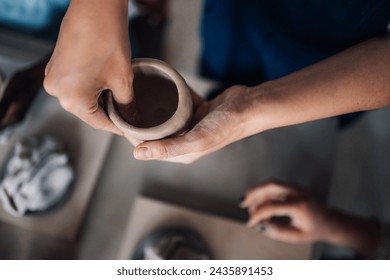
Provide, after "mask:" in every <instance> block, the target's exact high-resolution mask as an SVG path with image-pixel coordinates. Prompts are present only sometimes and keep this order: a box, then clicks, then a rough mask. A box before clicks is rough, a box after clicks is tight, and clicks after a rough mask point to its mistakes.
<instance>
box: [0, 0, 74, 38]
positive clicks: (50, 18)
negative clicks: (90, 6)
mask: <svg viewBox="0 0 390 280" xmlns="http://www.w3.org/2000/svg"><path fill="white" fill-rule="evenodd" d="M69 1H70V0H0V28H1V29H5V30H11V31H18V32H22V33H26V34H29V35H32V36H35V37H38V38H44V39H48V40H53V41H54V40H55V39H56V38H57V33H58V27H59V26H60V24H61V20H62V17H63V16H64V14H65V11H66V9H67V7H68V5H69Z"/></svg>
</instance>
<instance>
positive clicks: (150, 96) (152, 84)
mask: <svg viewBox="0 0 390 280" xmlns="http://www.w3.org/2000/svg"><path fill="white" fill-rule="evenodd" d="M133 89H134V98H135V103H136V111H137V114H136V115H137V117H136V118H134V109H131V108H129V109H127V110H123V109H122V110H120V114H121V116H122V118H123V119H124V120H125V121H126V122H128V123H129V124H131V125H133V126H136V127H140V128H150V127H154V126H158V125H160V124H162V123H164V122H166V121H167V120H169V119H170V118H171V117H172V116H173V115H174V114H175V112H176V109H177V106H178V102H179V100H178V91H177V87H176V85H175V83H174V82H173V81H172V80H170V79H169V78H167V77H164V76H161V75H159V74H157V73H144V72H141V71H139V72H135V73H134V80H133ZM133 108H134V107H133Z"/></svg>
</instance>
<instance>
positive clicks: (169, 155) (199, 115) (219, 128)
mask: <svg viewBox="0 0 390 280" xmlns="http://www.w3.org/2000/svg"><path fill="white" fill-rule="evenodd" d="M246 91H247V87H243V86H234V87H231V88H229V89H228V90H226V91H225V92H223V93H222V94H221V95H219V96H218V97H217V98H216V99H214V100H212V101H211V102H205V101H204V100H203V99H202V98H200V97H199V96H198V95H196V94H194V93H193V104H194V122H195V125H194V127H193V128H192V129H191V130H189V131H188V132H187V133H185V134H183V135H180V136H177V137H173V138H167V139H163V140H157V141H146V142H143V143H141V144H140V145H138V146H137V147H136V149H135V150H134V156H135V158H137V159H140V160H155V159H157V160H166V161H171V162H181V163H191V162H194V161H195V160H197V159H199V158H201V157H202V156H204V155H207V154H209V153H211V152H214V151H216V150H218V149H221V148H222V147H224V146H226V145H228V144H230V143H232V142H234V141H237V140H239V139H241V138H243V132H244V130H245V129H244V127H245V124H244V122H243V115H244V111H245V108H244V107H245V105H244V103H243V102H241V101H242V100H243V98H244V96H245V94H246Z"/></svg>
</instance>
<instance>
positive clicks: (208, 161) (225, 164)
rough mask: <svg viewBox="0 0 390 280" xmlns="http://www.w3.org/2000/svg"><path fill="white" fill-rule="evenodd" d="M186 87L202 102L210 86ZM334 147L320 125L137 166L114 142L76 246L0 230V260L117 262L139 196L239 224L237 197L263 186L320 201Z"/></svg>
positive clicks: (122, 144) (123, 144) (5, 227)
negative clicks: (299, 190) (197, 156)
mask: <svg viewBox="0 0 390 280" xmlns="http://www.w3.org/2000/svg"><path fill="white" fill-rule="evenodd" d="M186 79H187V81H188V83H189V84H190V85H191V86H192V87H193V88H194V89H195V90H196V91H198V92H199V93H202V94H205V93H206V92H207V91H208V89H209V88H210V86H211V84H210V83H208V82H205V81H202V80H200V79H199V78H197V77H194V76H191V75H189V76H188V75H187V76H186ZM44 98H52V97H49V96H46V97H44ZM34 106H35V105H34ZM37 106H39V104H38V105H37ZM58 109H59V110H62V109H61V108H58ZM42 110H45V108H42ZM101 137H103V136H101ZM90 141H98V139H96V138H91V139H90ZM334 143H335V125H334V120H323V121H319V122H315V123H309V124H305V125H299V126H294V127H287V128H282V129H278V130H274V131H269V132H266V133H263V134H261V135H256V136H254V137H251V138H248V139H245V140H242V141H240V142H237V143H234V144H232V145H230V146H228V147H226V148H224V149H222V150H221V151H218V152H216V153H214V154H212V155H209V156H207V157H205V158H203V159H201V160H199V161H197V162H195V163H194V164H190V165H182V164H173V163H166V162H158V161H148V162H141V161H137V160H135V159H134V158H133V156H132V146H131V145H130V144H129V143H128V142H127V141H126V140H125V139H124V138H120V137H117V136H114V137H113V141H112V142H111V145H110V148H109V150H108V153H107V156H106V159H105V161H104V164H103V166H102V168H101V170H100V172H98V174H96V175H97V176H98V177H97V178H98V179H97V181H96V182H97V183H96V186H95V192H94V194H93V196H92V199H91V203H89V204H88V205H85V207H86V208H87V210H88V211H87V215H86V217H85V218H84V219H83V221H82V226H81V229H80V230H79V232H78V234H77V235H76V238H75V239H74V240H73V241H70V240H66V239H63V238H57V237H53V236H49V235H46V234H41V233H37V232H31V231H29V230H26V229H21V228H20V227H19V226H15V225H11V224H9V223H7V222H0V231H1V233H2V234H1V237H0V257H1V258H12V259H20V258H47V259H50V258H81V259H113V258H116V257H117V256H118V252H119V251H120V249H121V244H123V240H125V239H126V236H125V235H126V231H125V229H126V225H127V221H128V219H129V217H130V215H131V209H132V205H133V202H134V198H135V197H136V196H137V195H138V194H145V195H148V196H151V197H154V198H158V199H160V200H163V201H168V202H172V203H175V204H178V205H184V206H186V207H189V208H192V209H198V210H202V211H204V212H207V213H212V214H215V215H219V216H223V217H228V218H231V219H236V220H241V221H243V220H244V219H245V217H246V214H245V213H244V212H243V211H242V210H241V209H239V208H238V207H237V204H238V202H239V199H240V197H241V196H242V195H243V193H244V192H245V191H246V190H247V189H249V188H251V187H254V186H255V185H256V184H258V183H260V182H262V181H264V180H266V179H269V178H278V179H280V180H284V181H288V182H291V183H294V184H299V185H302V186H306V187H307V188H310V189H311V190H312V191H313V192H314V194H315V195H316V196H317V197H321V198H324V197H325V196H326V193H327V187H328V185H329V180H330V172H331V165H332V158H333V150H334V149H333V148H334ZM93 160H95V159H94V158H91V161H93Z"/></svg>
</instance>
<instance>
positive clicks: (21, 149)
mask: <svg viewBox="0 0 390 280" xmlns="http://www.w3.org/2000/svg"><path fill="white" fill-rule="evenodd" d="M73 180H74V170H73V168H72V167H71V166H70V164H69V157H68V155H67V154H66V153H65V152H64V151H63V148H62V145H61V143H60V142H59V141H58V140H57V139H55V138H53V137H50V136H45V137H30V138H27V139H25V140H23V141H20V142H17V143H16V144H15V147H14V150H13V153H12V156H11V158H10V159H9V160H8V162H7V164H6V167H5V169H4V170H3V176H2V181H1V182H0V201H1V202H2V203H3V207H4V209H5V210H6V211H7V212H9V213H10V214H12V215H14V216H23V215H24V214H26V212H27V211H30V212H34V211H45V210H47V209H48V208H50V207H52V206H53V205H55V204H56V203H58V202H59V201H60V200H61V199H62V198H63V196H64V195H65V194H66V192H67V190H68V188H69V186H70V184H71V183H72V181H73Z"/></svg>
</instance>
